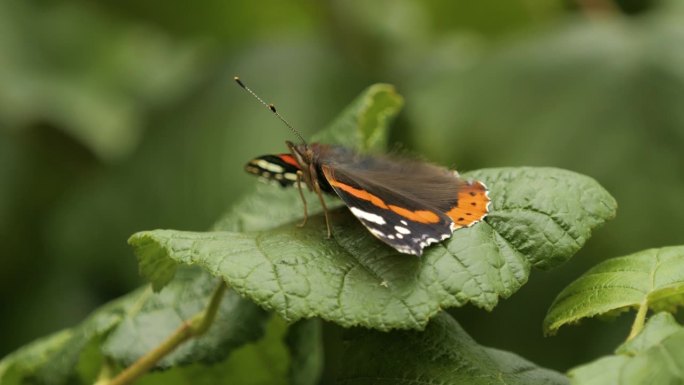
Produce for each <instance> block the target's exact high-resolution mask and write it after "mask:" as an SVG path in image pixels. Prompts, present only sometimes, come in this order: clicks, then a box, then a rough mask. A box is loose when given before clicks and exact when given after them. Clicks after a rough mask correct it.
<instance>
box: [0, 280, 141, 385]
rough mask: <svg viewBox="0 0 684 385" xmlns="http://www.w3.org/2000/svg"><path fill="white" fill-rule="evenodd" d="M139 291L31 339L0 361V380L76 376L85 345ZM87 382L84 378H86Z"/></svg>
mask: <svg viewBox="0 0 684 385" xmlns="http://www.w3.org/2000/svg"><path fill="white" fill-rule="evenodd" d="M140 292H141V291H140V290H138V291H135V292H133V293H131V294H129V295H127V296H125V297H122V298H119V299H118V300H116V301H114V302H111V303H109V304H107V305H105V306H103V307H102V308H100V309H99V310H97V311H96V312H94V313H93V314H92V315H91V316H90V317H88V318H87V319H86V320H84V321H83V322H82V323H81V324H80V325H79V326H76V327H74V328H72V329H67V330H63V331H61V332H58V333H55V334H53V335H51V336H48V337H45V338H42V339H39V340H37V341H34V342H32V343H30V344H28V345H26V346H24V347H22V348H21V349H19V350H17V351H16V352H14V353H12V354H10V355H9V356H7V357H5V358H3V359H2V361H0V383H2V384H3V385H5V384H27V383H30V384H33V383H36V384H48V385H49V384H64V383H67V382H69V381H75V379H76V378H78V374H77V373H76V367H77V364H78V363H79V361H82V360H86V359H88V360H90V359H96V358H93V357H82V354H83V352H84V350H86V347H87V345H88V344H89V343H90V342H92V341H94V340H96V339H98V338H99V337H101V336H103V335H104V334H106V333H107V332H108V331H110V330H111V329H112V328H114V327H115V326H116V325H117V324H118V323H119V322H120V321H121V318H122V314H123V313H124V311H125V308H127V307H128V306H131V305H132V304H133V303H134V301H135V299H136V298H137V296H138V295H140ZM86 382H87V381H86Z"/></svg>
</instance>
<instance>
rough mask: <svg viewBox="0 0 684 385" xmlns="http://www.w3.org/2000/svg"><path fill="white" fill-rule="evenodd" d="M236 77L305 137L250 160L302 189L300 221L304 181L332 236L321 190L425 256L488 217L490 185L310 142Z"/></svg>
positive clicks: (390, 241)
mask: <svg viewBox="0 0 684 385" xmlns="http://www.w3.org/2000/svg"><path fill="white" fill-rule="evenodd" d="M235 80H236V81H237V82H238V84H239V85H240V86H241V87H243V88H244V89H246V90H247V91H248V92H250V93H251V94H252V95H253V96H255V97H256V98H257V99H258V100H259V101H260V102H261V103H263V104H264V105H266V106H267V107H268V108H269V109H270V110H271V111H272V112H273V113H275V114H276V115H277V116H278V118H280V119H281V120H282V121H283V122H284V123H285V124H286V125H287V126H288V127H290V129H292V131H293V132H294V133H295V134H296V135H297V136H298V137H299V139H300V141H301V143H300V144H294V143H292V142H290V141H287V142H286V144H287V147H288V149H289V153H283V154H277V155H263V156H260V157H257V158H255V159H252V160H250V161H249V162H248V163H247V164H246V166H245V170H246V171H247V172H248V173H250V174H254V175H258V176H259V177H261V178H263V179H266V180H269V181H275V182H277V183H278V184H280V185H281V186H283V187H292V186H296V187H297V188H298V189H299V192H300V196H301V198H302V202H303V203H304V222H303V223H301V224H300V225H304V223H306V218H307V216H308V214H307V209H306V200H305V199H304V194H303V193H302V184H304V185H305V186H306V187H307V188H308V189H309V190H310V191H313V192H314V193H316V195H317V196H318V199H319V200H320V202H321V205H322V206H323V213H324V215H325V220H326V225H327V230H328V237H330V236H331V234H332V230H331V225H330V218H329V216H328V209H327V207H326V204H325V200H324V199H323V194H331V195H335V196H337V197H339V198H340V199H342V201H343V202H344V204H345V205H346V206H347V207H348V208H349V210H350V211H351V213H352V214H353V215H354V216H355V217H356V218H357V219H358V220H359V221H360V222H361V223H362V224H363V225H364V226H365V227H366V228H367V229H368V231H369V232H370V233H371V234H373V235H374V236H375V237H376V238H378V239H379V240H381V241H382V242H384V243H386V244H387V245H389V246H391V247H393V248H394V249H395V250H397V251H399V252H400V253H405V254H413V255H418V256H420V255H422V253H423V250H424V249H425V247H427V246H428V245H430V244H433V243H437V242H441V241H443V240H445V239H447V238H449V237H451V235H452V234H453V232H454V231H455V230H457V229H460V228H464V227H469V226H472V225H473V224H475V223H477V222H479V221H481V220H482V219H483V218H484V217H485V216H486V215H487V213H488V211H489V205H490V199H489V194H488V190H487V187H486V186H485V184H484V183H482V182H480V181H469V180H465V179H462V178H461V177H460V176H459V174H458V173H457V172H456V171H452V170H448V169H446V168H444V167H440V166H436V165H433V164H431V163H427V162H423V161H419V160H413V159H404V158H400V157H392V156H389V155H366V154H360V153H357V152H355V151H354V150H351V149H349V148H346V147H342V146H336V145H329V144H322V143H310V144H308V143H306V141H305V140H304V139H303V138H302V137H301V135H300V134H299V133H298V132H297V131H296V130H294V128H293V127H292V126H291V125H290V124H289V123H287V121H285V120H284V119H283V118H282V117H281V116H280V115H279V114H278V113H277V111H276V110H275V107H274V106H273V105H271V104H266V103H265V102H263V100H261V98H259V97H258V96H257V95H256V94H254V92H252V91H251V90H250V89H249V88H247V87H246V86H245V85H244V84H243V83H242V82H241V81H240V79H239V78H237V77H236V78H235Z"/></svg>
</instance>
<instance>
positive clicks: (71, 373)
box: [0, 269, 268, 385]
mask: <svg viewBox="0 0 684 385" xmlns="http://www.w3.org/2000/svg"><path fill="white" fill-rule="evenodd" d="M216 284H217V280H216V279H215V278H213V277H211V276H209V275H208V274H206V273H204V272H202V271H201V270H199V269H192V270H190V269H181V270H179V274H177V278H176V279H175V280H174V281H173V282H172V283H171V284H170V285H169V286H168V288H167V290H165V291H164V293H160V294H154V293H152V292H151V291H150V290H149V288H147V289H138V290H136V291H134V292H132V293H130V294H128V295H126V296H124V297H121V298H119V299H117V300H116V301H114V302H112V303H109V304H107V305H105V306H103V307H101V308H100V309H98V310H96V311H95V312H93V314H92V315H91V316H90V317H88V318H87V319H86V320H85V321H83V322H82V323H81V324H80V325H79V326H76V327H74V328H72V329H67V330H64V331H62V332H59V333H56V334H54V335H52V336H49V337H47V338H44V339H40V340H37V341H35V342H33V343H31V344H29V345H27V346H25V347H23V348H21V349H19V350H18V351H16V352H14V353H12V354H11V355H9V356H7V357H5V358H4V359H3V360H2V361H0V383H1V384H3V385H4V384H22V383H25V381H28V380H30V381H34V382H36V383H40V384H63V383H68V382H69V381H71V380H73V379H74V378H77V377H78V375H79V373H77V365H78V364H80V363H82V362H84V361H86V360H87V361H93V360H101V359H102V356H103V354H104V355H111V358H113V359H115V360H117V361H119V362H121V363H123V364H128V363H130V362H132V361H134V360H135V359H137V358H138V357H139V356H140V355H142V354H144V353H147V352H148V351H149V350H151V349H152V348H154V347H156V346H157V345H159V343H160V342H161V341H162V340H163V339H165V338H166V337H168V336H169V335H170V334H171V332H172V331H174V330H175V329H176V328H177V327H179V326H180V325H181V324H182V322H183V320H184V319H185V318H184V317H186V318H190V316H192V315H194V314H195V313H197V312H199V311H201V310H202V309H204V307H205V306H206V302H207V301H208V300H209V296H210V295H211V291H212V290H213V288H214V287H215V286H216ZM267 317H268V314H266V313H265V312H264V311H263V310H261V309H259V308H258V307H257V306H256V305H254V303H252V302H250V301H247V300H245V299H243V298H241V297H240V296H238V295H237V294H236V293H235V292H229V293H227V294H226V296H225V297H224V299H223V302H222V304H221V308H220V309H219V314H218V316H217V319H216V320H215V322H214V324H213V325H212V327H211V328H209V330H208V331H207V334H206V335H204V336H202V337H200V338H198V339H196V340H192V341H190V342H188V343H186V344H184V345H182V346H181V347H180V348H179V349H177V350H176V351H174V352H173V353H172V354H171V355H169V356H168V357H166V358H165V359H164V360H163V361H162V362H161V366H162V367H166V366H170V365H181V364H189V363H194V362H215V361H217V360H221V359H223V358H225V357H226V356H227V355H228V354H230V352H231V351H232V350H234V349H236V348H238V347H239V346H240V345H243V344H245V343H247V342H249V341H253V340H255V339H257V338H259V337H260V336H261V335H262V333H263V328H264V323H265V321H266V318H267ZM94 342H95V344H93V343H94ZM89 345H93V346H95V349H87V347H88V346H89ZM85 354H88V356H87V357H85V356H84V355H85ZM92 380H93V379H92V378H88V379H85V380H84V382H92Z"/></svg>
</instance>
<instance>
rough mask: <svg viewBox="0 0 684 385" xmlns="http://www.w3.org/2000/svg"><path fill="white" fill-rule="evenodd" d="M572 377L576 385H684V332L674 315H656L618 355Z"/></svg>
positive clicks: (593, 363)
mask: <svg viewBox="0 0 684 385" xmlns="http://www.w3.org/2000/svg"><path fill="white" fill-rule="evenodd" d="M568 375H569V376H570V378H571V380H572V384H576V385H604V384H605V385H612V384H620V385H641V384H681V383H683V382H684V328H683V327H682V326H680V325H679V324H677V322H676V321H675V319H674V317H673V316H672V315H671V314H669V313H659V314H656V315H654V316H653V317H651V319H650V320H648V322H647V323H646V326H645V327H644V329H643V330H642V331H641V333H640V334H639V335H637V336H636V337H635V338H634V339H633V340H631V341H628V342H626V343H624V344H623V345H622V346H620V347H619V348H618V349H617V351H616V355H613V356H608V357H603V358H600V359H598V360H596V361H594V362H592V363H589V364H586V365H583V366H580V367H577V368H574V369H572V370H571V371H570V372H569V373H568Z"/></svg>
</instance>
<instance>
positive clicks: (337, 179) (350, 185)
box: [322, 165, 453, 255]
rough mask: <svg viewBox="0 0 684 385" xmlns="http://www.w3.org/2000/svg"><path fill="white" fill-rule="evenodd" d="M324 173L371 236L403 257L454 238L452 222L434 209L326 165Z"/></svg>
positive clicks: (419, 252) (373, 182)
mask: <svg viewBox="0 0 684 385" xmlns="http://www.w3.org/2000/svg"><path fill="white" fill-rule="evenodd" d="M322 171H323V174H324V176H325V178H326V180H327V181H328V183H330V185H331V186H332V188H333V189H334V190H335V192H336V193H337V195H338V196H339V197H340V198H341V199H342V200H343V201H344V202H345V204H346V205H347V206H348V207H349V210H350V211H351V212H352V214H354V215H355V216H356V217H357V218H358V219H359V220H360V221H361V223H363V225H364V226H366V228H368V230H369V231H370V232H371V234H373V235H374V236H375V237H377V238H378V239H380V240H381V241H383V242H385V243H386V244H388V245H389V246H392V247H393V248H395V249H396V250H397V251H399V252H401V253H406V254H414V255H421V254H422V253H423V248H425V247H426V246H428V245H429V244H432V243H435V242H440V241H442V240H444V239H447V238H449V237H450V236H451V234H452V231H453V230H452V229H453V221H452V220H451V218H450V217H449V216H448V215H446V214H445V213H444V212H442V211H440V210H439V209H437V208H436V207H434V206H432V205H429V204H426V203H425V202H422V201H418V200H416V199H412V197H410V196H407V195H406V194H402V193H401V192H397V191H394V190H392V189H391V188H387V187H386V186H384V185H381V184H378V183H376V182H375V181H373V180H369V179H366V178H365V177H362V176H361V177H359V176H357V175H355V174H354V173H353V172H351V173H350V172H349V171H348V170H346V169H344V168H340V169H338V168H335V167H332V166H329V165H323V166H322Z"/></svg>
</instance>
